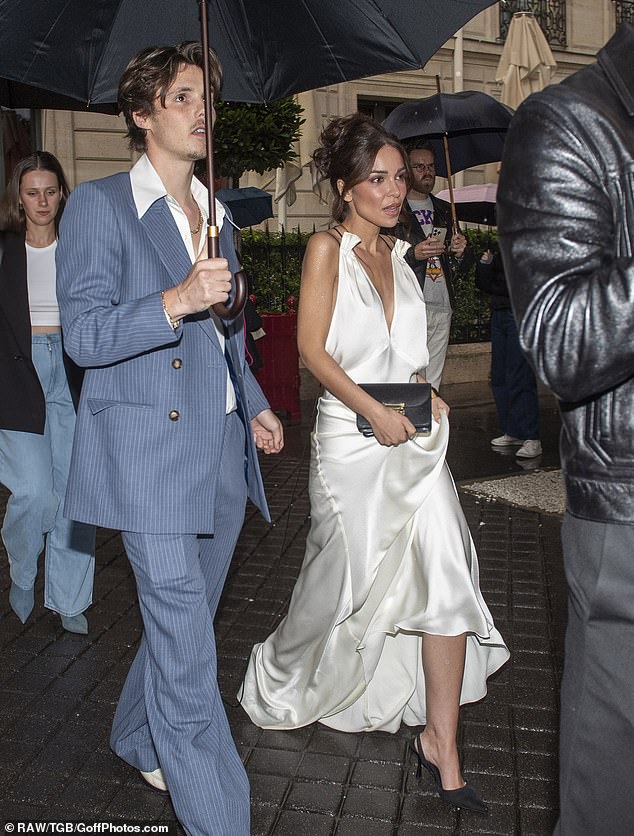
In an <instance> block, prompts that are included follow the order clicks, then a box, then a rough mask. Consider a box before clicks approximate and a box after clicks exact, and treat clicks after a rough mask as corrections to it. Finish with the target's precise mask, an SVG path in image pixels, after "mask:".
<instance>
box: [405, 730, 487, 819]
mask: <svg viewBox="0 0 634 836" xmlns="http://www.w3.org/2000/svg"><path fill="white" fill-rule="evenodd" d="M410 748H411V750H412V752H414V754H415V755H416V757H417V758H418V766H417V767H416V777H417V778H420V777H421V775H422V774H423V767H424V768H425V769H426V770H427V772H429V774H430V775H431V777H432V780H433V782H434V784H435V785H436V791H437V793H438V795H439V797H440V798H441V799H442V800H443V801H444V802H445V803H446V804H450V805H451V806H452V807H462V808H463V809H465V810H472V811H473V812H474V813H480V815H483V816H486V815H488V813H489V808H488V807H487V805H486V804H485V803H484V801H483V800H482V799H481V798H480V796H479V795H478V793H477V792H476V791H475V790H474V789H473V787H470V786H469V785H468V784H465V785H464V787H459V788H458V789H457V790H446V789H444V788H443V785H442V778H441V777H440V770H439V769H438V767H437V766H436V765H435V764H433V763H431V762H430V761H428V760H427V758H426V757H425V755H424V753H423V747H422V745H421V742H420V737H419V736H418V735H416V737H415V738H414V739H413V740H412V742H411V743H410Z"/></svg>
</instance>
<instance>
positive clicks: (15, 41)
mask: <svg viewBox="0 0 634 836" xmlns="http://www.w3.org/2000/svg"><path fill="white" fill-rule="evenodd" d="M492 5H495V3H494V2H491V0H346V2H341V0H210V2H209V42H210V45H211V46H213V48H214V49H215V50H216V51H217V53H218V55H219V57H220V60H221V62H222V65H223V69H224V76H225V81H224V86H223V95H224V98H225V99H227V100H229V101H247V102H266V101H274V100H276V99H279V98H282V97H283V96H287V95H290V94H292V93H297V92H300V91H302V90H310V89H314V88H315V87H320V86H323V85H327V84H334V83H337V82H341V81H349V80H352V79H355V78H361V77H363V76H368V75H374V74H377V73H383V72H389V71H394V70H408V69H417V68H420V67H423V66H424V65H425V63H426V62H427V61H428V60H429V58H430V57H431V56H432V55H433V54H434V53H435V52H436V51H437V50H438V49H439V48H440V47H441V46H442V45H443V43H445V41H447V40H448V39H449V38H450V37H451V36H452V35H454V34H455V32H457V31H458V29H460V27H461V26H463V25H464V24H465V23H467V22H468V21H469V20H470V19H471V18H472V17H474V15H476V14H477V13H478V12H480V11H482V10H483V9H485V8H487V7H488V6H492ZM185 40H200V23H199V13H198V3H197V2H196V0H0V104H5V105H9V106H12V107H66V108H79V107H88V108H90V109H93V110H104V111H106V112H108V111H112V109H113V108H112V105H113V104H114V103H115V102H116V91H117V84H118V80H119V77H120V75H121V73H122V71H123V69H124V67H125V66H126V64H127V63H128V61H129V60H130V58H131V57H132V56H133V55H135V54H136V53H137V52H138V51H139V50H140V49H143V48H144V47H146V46H152V45H161V44H175V43H178V42H179V41H185ZM16 84H17V85H20V86H19V87H16V86H15V85H16ZM42 91H48V93H50V94H51V98H50V99H47V94H46V93H45V92H42Z"/></svg>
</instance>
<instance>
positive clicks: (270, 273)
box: [241, 229, 311, 313]
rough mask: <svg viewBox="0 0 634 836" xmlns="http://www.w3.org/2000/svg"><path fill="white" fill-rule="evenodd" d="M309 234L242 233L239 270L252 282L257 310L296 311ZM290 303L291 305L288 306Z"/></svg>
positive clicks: (251, 231)
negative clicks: (240, 266)
mask: <svg viewBox="0 0 634 836" xmlns="http://www.w3.org/2000/svg"><path fill="white" fill-rule="evenodd" d="M310 235H311V233H309V232H300V230H299V229H297V230H293V231H291V232H286V233H284V234H282V233H280V232H269V231H268V230H265V231H262V230H259V229H248V230H243V231H242V250H241V259H242V266H243V267H244V269H245V270H246V272H247V273H248V275H249V277H250V278H251V282H252V291H253V294H254V296H255V300H256V301H255V304H256V307H257V309H258V310H259V311H260V312H261V313H262V312H268V313H287V312H288V311H289V309H291V308H294V309H295V310H297V299H298V298H299V282H300V278H301V273H302V260H303V258H304V251H305V249H306V244H307V242H308V239H309V238H310ZM290 299H294V300H295V301H294V303H292V302H290V303H289V300H290Z"/></svg>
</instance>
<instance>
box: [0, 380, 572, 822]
mask: <svg viewBox="0 0 634 836" xmlns="http://www.w3.org/2000/svg"><path fill="white" fill-rule="evenodd" d="M446 397H447V399H448V400H449V401H450V402H453V403H454V410H453V412H452V432H453V435H452V441H451V445H450V450H449V456H448V458H449V463H450V466H451V467H452V471H453V473H454V476H455V478H456V480H457V481H458V482H460V481H462V480H464V479H474V478H477V477H480V476H482V477H483V476H490V475H499V474H503V473H509V472H515V473H521V472H522V470H521V468H520V467H519V466H518V464H517V462H516V461H515V459H514V457H510V458H509V457H500V456H498V455H496V453H495V452H494V451H492V450H491V449H490V448H489V445H488V439H489V438H490V437H492V436H494V435H496V434H497V427H496V422H495V414H494V410H493V407H492V404H491V402H490V398H489V397H488V392H487V391H486V390H485V389H484V388H483V387H482V386H479V387H478V386H473V387H462V388H460V387H447V391H446ZM542 420H543V425H544V433H543V437H542V440H543V443H544V456H543V460H542V462H541V465H542V466H547V467H548V466H556V465H557V439H556V435H557V430H558V419H557V416H556V413H555V408H554V404H553V402H552V399H550V398H544V399H543V400H542ZM308 421H309V415H307V416H306V420H305V422H304V423H303V424H302V425H301V426H297V427H292V428H289V430H288V436H289V439H288V445H287V452H286V453H285V454H284V455H283V456H280V457H270V458H265V459H263V462H262V464H263V469H264V474H265V480H266V484H267V490H268V495H269V498H270V504H271V511H272V515H273V518H274V521H275V522H274V525H273V527H269V526H267V525H266V524H265V523H264V522H263V521H262V520H261V519H260V517H259V516H258V515H257V514H256V512H255V511H253V510H250V511H249V513H248V515H247V521H246V524H245V527H244V530H243V533H242V536H241V538H240V541H239V544H238V549H237V552H236V556H235V560H234V563H233V566H232V571H231V574H230V577H229V580H228V583H227V587H226V590H225V593H224V596H223V599H222V603H221V607H220V610H219V614H218V618H217V621H216V630H217V641H218V648H219V677H220V682H221V688H222V691H223V694H224V696H225V700H226V703H227V706H228V713H229V718H230V721H231V725H232V729H233V732H234V736H235V739H236V741H237V744H238V747H239V749H240V751H241V753H242V756H243V758H244V761H245V763H246V767H247V771H248V773H249V776H250V780H251V787H252V802H253V803H252V810H253V817H252V820H253V824H252V833H253V836H304V834H305V836H322V834H323V836H361V834H362V835H363V836H423V834H439V836H440V834H453V836H463V834H464V835H466V834H473V833H482V834H503V836H514V835H515V834H521V836H548V834H550V833H551V831H552V827H553V825H554V822H555V820H556V815H557V813H556V809H557V784H556V772H557V764H556V760H557V756H556V749H557V724H558V711H557V702H558V698H557V694H558V688H559V679H560V673H561V662H562V648H563V631H564V623H565V613H566V594H565V582H564V577H563V569H562V565H561V550H560V544H559V519H558V518H557V517H555V516H553V515H547V514H539V513H535V512H532V511H526V510H522V509H518V508H511V507H509V506H506V505H504V504H500V503H496V502H484V501H479V500H478V499H477V498H475V497H473V496H471V495H468V494H466V493H464V494H462V495H461V499H462V502H463V506H464V508H465V512H466V514H467V519H468V521H469V524H470V527H471V530H472V533H473V535H474V539H475V541H476V545H477V547H478V551H479V557H480V569H481V586H482V590H483V593H484V596H485V598H486V600H487V602H488V604H489V606H490V608H491V611H492V613H493V615H494V618H495V620H496V624H497V626H498V628H499V629H500V631H501V632H502V634H503V636H504V637H505V639H506V641H507V643H508V645H509V647H510V649H511V651H512V654H513V656H512V662H511V663H510V664H508V665H507V666H506V667H505V668H503V669H502V670H501V671H500V672H498V673H497V674H496V675H495V676H493V677H492V678H491V679H490V680H489V694H488V696H487V698H486V699H484V700H483V701H481V702H480V703H477V704H474V705H471V706H467V707H465V708H464V709H463V711H462V725H461V732H460V736H461V745H462V751H463V756H464V769H465V773H466V775H467V776H468V779H469V780H470V781H472V782H473V784H474V785H475V786H477V787H478V788H479V789H480V791H481V792H482V794H483V796H484V798H485V799H486V800H487V802H488V803H489V805H490V809H491V812H490V815H489V816H488V817H487V818H482V817H479V816H476V815H474V814H471V813H469V812H466V811H465V812H460V811H454V810H450V809H449V808H448V807H446V806H445V805H444V804H443V803H442V802H441V801H440V800H439V799H438V798H437V796H436V795H435V794H434V792H433V790H432V786H431V782H430V780H428V779H427V778H426V777H425V776H423V779H422V780H421V781H418V780H417V779H416V777H415V764H414V762H413V759H412V756H411V755H410V753H409V751H408V741H409V739H410V737H411V735H412V730H410V729H408V728H403V729H402V730H401V732H400V733H399V734H396V735H389V734H385V733H372V734H353V735H350V734H344V733H340V732H335V731H332V730H330V729H327V728H325V727H322V726H320V725H318V724H316V725H314V726H310V727H308V728H305V729H300V730H297V731H292V732H271V731H261V730H260V729H258V728H256V727H255V726H253V725H252V724H251V723H250V721H249V720H248V718H247V716H246V715H245V714H244V713H243V712H242V709H241V708H240V707H239V706H237V705H236V703H235V698H234V695H235V693H236V691H237V689H238V685H239V683H240V680H241V677H242V673H243V671H244V667H245V665H246V660H247V657H248V654H249V652H250V650H251V647H252V645H253V644H254V642H256V641H260V640H262V639H263V638H265V637H266V636H267V635H268V634H269V632H271V630H272V629H273V628H274V627H275V626H276V624H277V623H278V621H279V620H280V618H281V617H282V615H283V613H284V612H285V610H286V606H287V603H288V599H289V595H290V592H291V589H292V587H293V583H294V580H295V577H296V575H297V572H298V570H299V566H300V563H301V560H302V557H303V543H304V538H305V535H306V531H307V528H308V497H307V493H306V478H307V470H308V465H307V460H306V457H305V455H304V452H305V449H306V440H307V435H308V430H307V424H308ZM5 500H6V493H3V494H2V495H1V501H2V505H4V501H5ZM0 562H1V564H2V565H1V567H0V595H1V598H0V613H1V618H2V624H1V628H0V629H1V638H0V724H1V729H2V737H1V738H0V739H1V740H2V745H1V746H0V819H2V820H5V821H6V820H11V819H23V820H24V819H29V820H33V821H45V820H56V821H77V820H84V821H108V822H114V823H124V822H130V821H138V820H150V821H168V822H173V821H174V814H173V811H172V808H171V805H170V803H169V801H168V800H165V799H164V798H163V797H162V796H160V795H158V794H156V793H155V792H153V791H152V790H150V789H148V788H146V787H145V786H144V785H143V784H142V783H141V782H140V779H139V778H138V776H137V775H136V774H135V773H134V772H133V771H132V770H131V769H130V768H129V767H127V766H126V765H125V764H124V763H122V762H121V761H119V760H118V759H117V758H116V757H115V756H114V755H113V754H112V753H111V752H110V750H109V748H108V734H109V726H110V722H111V719H112V714H113V711H114V707H115V703H116V699H117V696H118V694H119V690H120V688H121V685H122V682H123V679H124V677H125V675H126V672H127V670H128V667H129V664H130V662H131V660H132V658H133V655H134V652H135V646H136V642H137V641H138V639H139V636H140V633H141V622H140V618H139V614H138V610H137V606H136V595H135V588H134V581H133V578H132V574H131V571H130V569H129V566H128V563H127V561H126V559H125V556H124V554H123V549H122V545H121V540H120V538H119V536H118V534H117V533H116V532H113V531H108V530H100V531H99V532H98V550H97V564H98V566H97V575H96V578H95V603H94V605H93V606H92V608H91V609H90V610H89V612H88V617H89V622H90V635H89V636H87V637H79V636H72V635H69V634H67V633H64V632H63V630H62V629H61V625H60V622H59V618H58V617H57V616H56V615H55V614H53V613H51V612H49V611H47V610H45V609H44V608H43V606H42V603H41V600H42V584H41V581H39V582H38V585H37V587H36V601H37V603H36V609H35V612H34V615H33V616H32V617H31V618H30V620H29V621H28V623H27V624H26V625H24V626H23V625H21V624H20V623H19V621H18V620H17V619H16V618H15V616H14V615H13V613H12V612H11V611H10V609H9V605H8V587H9V574H8V568H7V563H6V558H5V556H4V554H2V557H1V561H0Z"/></svg>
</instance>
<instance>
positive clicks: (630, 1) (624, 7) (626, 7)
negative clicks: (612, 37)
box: [612, 0, 634, 25]
mask: <svg viewBox="0 0 634 836" xmlns="http://www.w3.org/2000/svg"><path fill="white" fill-rule="evenodd" d="M612 2H613V3H614V8H615V10H616V22H617V25H618V24H619V23H634V0H612Z"/></svg>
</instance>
